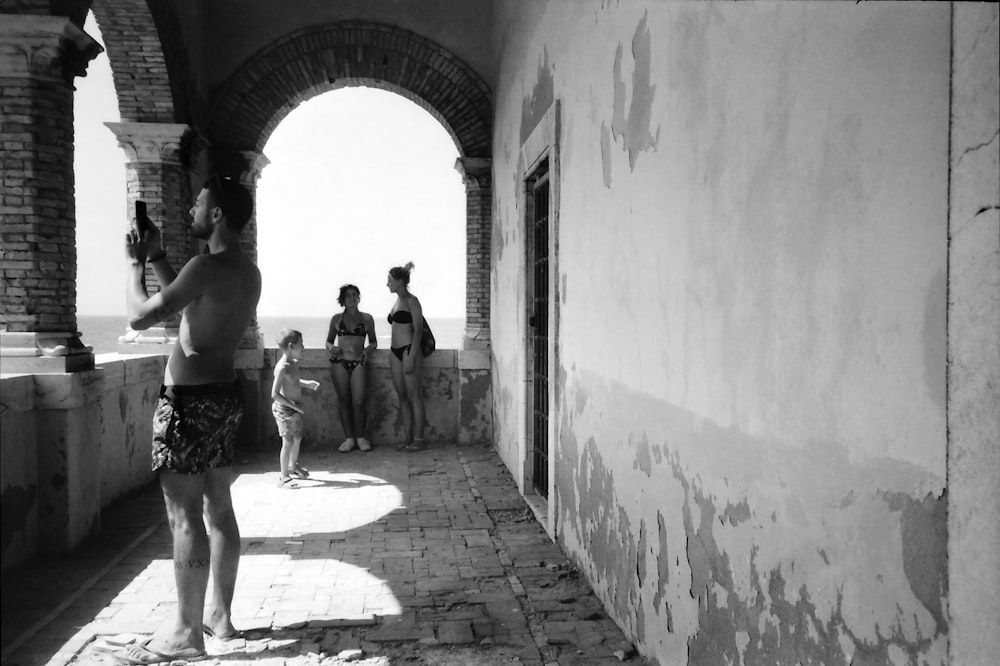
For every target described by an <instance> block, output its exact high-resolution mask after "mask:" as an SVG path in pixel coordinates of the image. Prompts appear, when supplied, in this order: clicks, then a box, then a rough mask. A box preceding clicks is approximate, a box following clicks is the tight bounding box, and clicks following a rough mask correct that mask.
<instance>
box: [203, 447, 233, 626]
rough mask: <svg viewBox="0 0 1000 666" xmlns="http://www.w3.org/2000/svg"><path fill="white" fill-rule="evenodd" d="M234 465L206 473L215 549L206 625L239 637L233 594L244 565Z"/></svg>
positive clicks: (207, 510) (209, 521)
mask: <svg viewBox="0 0 1000 666" xmlns="http://www.w3.org/2000/svg"><path fill="white" fill-rule="evenodd" d="M232 477H233V474H232V468H230V467H219V468H214V469H209V470H208V472H207V473H206V475H205V523H206V524H207V525H208V536H209V545H210V546H211V551H212V600H211V603H209V604H208V605H207V606H206V607H205V612H204V614H203V624H204V626H206V627H208V628H209V629H211V630H212V633H213V634H215V635H216V636H218V637H219V638H229V637H231V636H236V635H237V634H238V633H239V632H238V631H237V629H236V627H234V626H233V618H232V614H233V594H234V593H235V592H236V574H237V572H238V571H239V566H240V549H241V544H240V528H239V525H237V523H236V512H235V511H234V510H233V498H232V495H231V494H230V492H229V487H230V485H231V484H232Z"/></svg>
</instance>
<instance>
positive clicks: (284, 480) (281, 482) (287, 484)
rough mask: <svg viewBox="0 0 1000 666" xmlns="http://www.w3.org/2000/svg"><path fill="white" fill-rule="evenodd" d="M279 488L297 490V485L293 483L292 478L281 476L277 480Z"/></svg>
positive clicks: (293, 479)
mask: <svg viewBox="0 0 1000 666" xmlns="http://www.w3.org/2000/svg"><path fill="white" fill-rule="evenodd" d="M278 487H279V488H298V487H299V484H297V483H295V477H294V476H283V477H281V478H280V479H278Z"/></svg>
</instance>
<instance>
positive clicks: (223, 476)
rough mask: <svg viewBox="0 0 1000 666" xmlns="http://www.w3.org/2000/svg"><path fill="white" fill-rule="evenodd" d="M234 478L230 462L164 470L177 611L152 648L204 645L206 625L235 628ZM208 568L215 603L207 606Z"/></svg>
mask: <svg viewBox="0 0 1000 666" xmlns="http://www.w3.org/2000/svg"><path fill="white" fill-rule="evenodd" d="M231 481H232V469H231V468H229V467H223V468H218V469H209V470H208V471H207V472H206V473H205V474H177V473H175V472H168V471H162V472H160V486H161V488H162V489H163V499H164V503H165V504H166V508H167V520H168V521H169V523H170V530H171V532H172V534H173V540H174V549H173V550H174V578H175V580H176V583H177V617H176V620H175V622H174V625H173V627H171V628H169V629H167V630H166V631H163V632H161V634H160V636H158V637H157V638H155V639H154V640H153V642H152V643H150V647H151V648H152V649H155V650H158V651H160V652H163V653H166V654H173V653H175V652H178V651H180V650H183V649H185V648H195V649H197V650H204V648H205V638H204V636H203V635H202V627H203V626H204V625H207V626H208V627H209V628H210V629H211V630H212V631H213V633H215V635H216V636H220V637H226V636H233V635H235V634H236V633H237V631H236V628H235V627H233V624H232V604H233V594H234V592H235V588H236V573H237V570H238V568H239V559H240V532H239V527H238V525H237V524H236V514H235V512H234V511H233V502H232V497H231V495H230V492H229V486H230V483H231ZM206 523H207V525H208V528H207V529H206ZM210 571H211V573H212V580H213V585H212V603H211V605H210V606H208V607H206V605H205V597H206V592H207V588H208V579H209V572H210Z"/></svg>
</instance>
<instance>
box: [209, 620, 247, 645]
mask: <svg viewBox="0 0 1000 666" xmlns="http://www.w3.org/2000/svg"><path fill="white" fill-rule="evenodd" d="M201 631H202V633H204V634H205V635H206V636H211V637H212V638H215V639H218V640H220V641H232V640H236V639H237V638H245V637H246V633H245V632H243V631H240V630H239V629H237V630H236V633H235V634H230V635H227V636H223V635H222V634H217V633H215V630H214V629H212V627H210V626H208V625H207V624H203V625H201Z"/></svg>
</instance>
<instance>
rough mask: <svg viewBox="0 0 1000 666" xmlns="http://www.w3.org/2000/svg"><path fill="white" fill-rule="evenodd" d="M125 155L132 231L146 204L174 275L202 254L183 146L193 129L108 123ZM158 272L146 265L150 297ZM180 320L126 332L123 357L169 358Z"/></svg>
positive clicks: (122, 340)
mask: <svg viewBox="0 0 1000 666" xmlns="http://www.w3.org/2000/svg"><path fill="white" fill-rule="evenodd" d="M105 125H106V126H107V127H108V129H110V130H111V131H112V132H114V134H115V138H117V139H118V145H119V146H120V147H121V148H122V150H124V151H125V156H126V161H125V183H126V196H127V198H128V208H127V211H128V212H127V219H125V220H122V231H123V233H124V230H125V229H127V228H128V225H129V224H130V222H131V220H132V217H133V216H134V214H135V202H136V200H142V201H145V202H146V206H147V212H148V214H149V218H150V219H151V220H152V221H153V223H154V224H156V226H157V227H159V229H160V232H161V233H162V234H163V247H164V249H165V250H166V251H167V254H168V255H169V257H170V263H171V265H172V266H173V267H174V269H175V270H180V268H181V266H183V265H184V264H185V263H186V262H187V260H188V259H190V258H191V257H193V256H194V255H195V254H196V252H197V246H196V244H195V242H194V239H193V238H192V237H191V233H190V229H189V226H188V224H187V220H188V215H187V214H188V209H189V208H190V205H191V195H190V191H189V189H190V188H189V187H188V185H187V183H188V180H187V177H186V175H187V173H186V169H185V168H184V166H183V164H182V160H181V150H182V145H183V142H184V140H185V138H186V135H187V134H188V132H189V130H190V128H189V127H188V126H187V125H179V124H174V123H137V122H122V123H105ZM160 288H161V287H160V284H159V283H158V282H157V280H156V272H155V271H154V270H153V267H152V265H149V264H147V265H146V289H147V291H148V292H149V295H150V296H152V295H153V294H155V293H157V292H158V291H160ZM180 321H181V318H180V315H179V314H176V315H174V316H172V317H171V318H170V319H168V320H167V321H163V322H160V323H159V325H157V326H153V327H150V328H149V329H147V330H145V331H133V330H131V329H127V330H126V331H125V335H123V336H122V337H121V338H120V339H119V344H118V352H119V353H121V354H135V353H144V354H148V353H156V352H164V353H166V352H168V351H169V346H170V345H172V344H173V343H174V342H176V340H177V329H178V327H179V326H180Z"/></svg>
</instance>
